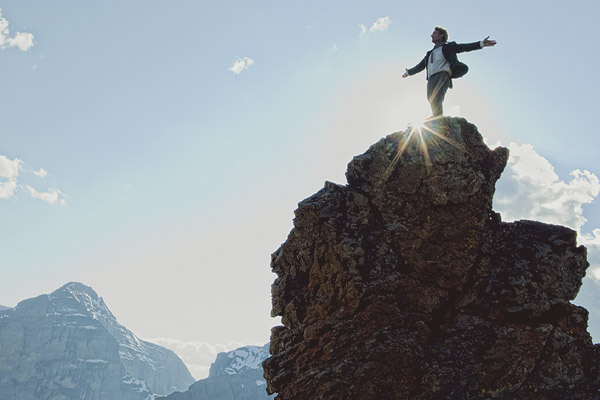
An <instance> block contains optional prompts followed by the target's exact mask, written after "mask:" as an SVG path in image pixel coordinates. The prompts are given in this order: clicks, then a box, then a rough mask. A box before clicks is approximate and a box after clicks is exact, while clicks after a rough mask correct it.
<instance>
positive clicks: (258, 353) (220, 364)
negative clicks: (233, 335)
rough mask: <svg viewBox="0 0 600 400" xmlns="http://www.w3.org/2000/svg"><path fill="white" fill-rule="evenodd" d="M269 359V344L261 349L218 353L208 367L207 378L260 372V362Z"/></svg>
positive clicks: (247, 348) (255, 347)
mask: <svg viewBox="0 0 600 400" xmlns="http://www.w3.org/2000/svg"><path fill="white" fill-rule="evenodd" d="M267 357H269V344H268V343H267V344H266V345H264V346H262V347H258V346H245V347H240V348H239V349H236V350H233V351H230V352H227V353H219V354H218V355H217V359H216V360H215V362H214V363H212V365H211V366H210V371H209V373H208V376H209V377H211V376H222V375H241V374H243V373H245V372H247V371H249V370H261V371H262V362H263V361H264V360H265V359H266V358H267Z"/></svg>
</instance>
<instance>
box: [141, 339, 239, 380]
mask: <svg viewBox="0 0 600 400" xmlns="http://www.w3.org/2000/svg"><path fill="white" fill-rule="evenodd" d="M144 340H147V341H148V342H152V343H156V344H158V345H159V346H163V347H166V348H168V349H170V350H173V351H174V352H175V354H177V355H178V356H179V358H181V360H182V361H183V362H184V364H185V365H186V366H187V367H188V369H189V370H190V373H191V374H192V376H193V377H194V378H195V379H204V378H206V377H207V376H208V371H209V369H210V365H211V364H212V363H213V362H214V361H215V359H216V358H217V354H219V353H222V352H227V351H232V350H235V349H238V348H240V347H243V346H246V345H245V344H242V343H239V342H232V343H228V344H216V345H213V344H210V343H203V342H183V341H181V340H177V339H169V338H153V339H144Z"/></svg>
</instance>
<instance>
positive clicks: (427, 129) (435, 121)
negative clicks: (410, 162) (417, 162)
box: [385, 116, 464, 179]
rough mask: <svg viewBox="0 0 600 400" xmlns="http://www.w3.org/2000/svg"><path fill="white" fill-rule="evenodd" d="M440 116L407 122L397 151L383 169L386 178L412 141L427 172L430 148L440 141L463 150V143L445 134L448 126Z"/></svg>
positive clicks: (430, 165)
mask: <svg viewBox="0 0 600 400" xmlns="http://www.w3.org/2000/svg"><path fill="white" fill-rule="evenodd" d="M442 118H443V117H441V116H440V117H431V118H428V119H426V120H425V121H423V122H422V123H420V124H412V123H410V124H408V127H407V129H406V131H404V136H403V137H402V138H401V139H400V140H399V141H398V152H397V153H396V155H395V156H394V159H393V160H392V162H391V163H390V165H389V166H388V168H387V169H386V171H385V177H386V179H387V178H388V177H389V176H390V174H391V173H392V172H393V170H394V168H395V167H396V164H397V163H398V161H399V160H400V157H402V154H404V152H405V151H407V149H408V146H409V145H410V143H414V144H415V145H416V146H415V147H416V148H417V149H418V151H419V152H420V154H421V156H422V157H423V161H424V164H425V168H426V169H427V172H428V173H429V171H430V169H431V167H432V166H433V163H432V162H431V156H430V154H429V151H430V148H433V147H434V146H440V145H441V144H442V142H444V143H447V144H450V145H451V146H453V147H455V148H457V149H460V150H463V151H464V146H463V145H461V144H459V143H456V142H455V141H454V140H452V139H450V138H449V137H447V136H446V135H445V133H447V131H448V128H447V125H446V124H445V123H444V120H443V119H442Z"/></svg>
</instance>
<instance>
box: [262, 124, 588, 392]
mask: <svg viewBox="0 0 600 400" xmlns="http://www.w3.org/2000/svg"><path fill="white" fill-rule="evenodd" d="M429 128H430V129H423V130H421V131H418V130H415V129H408V130H407V131H404V132H397V133H394V134H392V135H389V136H387V137H386V138H383V139H381V140H380V141H379V142H377V143H376V144H374V145H373V146H371V147H370V148H369V149H368V150H367V152H365V153H364V154H362V155H360V156H357V157H355V158H354V159H353V160H352V161H351V162H350V164H349V165H348V171H347V173H346V176H347V180H348V184H347V185H338V184H334V183H330V182H326V183H325V187H324V188H323V189H321V190H320V191H319V192H317V193H316V194H314V195H313V196H311V197H309V198H307V199H305V200H303V201H302V202H300V203H299V205H298V209H297V210H296V212H295V219H294V228H293V229H292V231H291V232H290V234H289V236H288V238H287V241H286V242H285V243H284V244H283V245H282V246H281V247H280V248H279V249H278V250H277V251H276V252H275V253H273V255H272V262H271V267H272V269H273V271H274V272H275V273H276V274H277V279H276V280H275V282H274V283H273V286H272V304H273V308H272V315H273V316H281V317H282V323H283V326H278V327H275V328H273V330H272V333H271V348H270V352H271V355H272V356H271V357H270V358H268V359H267V360H266V361H265V362H264V364H263V366H264V371H265V372H264V373H265V378H266V380H267V386H268V387H267V390H268V392H269V393H276V394H277V397H276V399H279V400H309V399H310V400H317V399H323V400H336V399H340V400H347V399H352V400H363V399H364V400H367V399H368V400H380V399H477V398H483V399H486V398H490V399H511V400H512V399H536V400H543V399H586V400H587V399H600V392H599V390H600V379H599V372H598V367H597V366H598V365H600V364H599V362H600V354H599V352H600V350H599V349H598V346H594V345H593V343H592V341H591V338H590V335H589V334H588V332H587V315H588V314H587V311H586V310H585V309H584V308H581V307H577V306H575V305H573V304H571V303H570V301H571V300H573V299H574V298H575V296H576V295H577V292H578V291H579V288H580V286H581V280H582V278H583V276H584V275H585V270H586V268H587V267H588V263H587V261H586V249H585V248H584V247H583V246H577V244H576V233H575V232H574V231H572V230H571V229H568V228H565V227H561V226H555V225H548V224H543V223H539V222H534V221H518V222H513V223H504V222H502V221H501V218H500V215H499V214H497V213H495V212H494V211H493V210H492V198H493V194H494V190H495V183H496V181H497V180H498V178H499V177H500V174H501V173H502V171H503V169H504V167H505V165H506V162H507V159H508V150H507V149H505V148H502V147H499V148H496V149H494V150H490V149H489V148H488V147H487V146H486V145H485V144H484V142H483V139H482V137H481V135H480V133H479V132H478V131H477V128H476V127H475V126H474V125H472V124H470V123H469V122H467V121H466V120H465V119H461V118H444V119H442V120H440V121H437V122H436V123H434V124H433V125H430V126H429Z"/></svg>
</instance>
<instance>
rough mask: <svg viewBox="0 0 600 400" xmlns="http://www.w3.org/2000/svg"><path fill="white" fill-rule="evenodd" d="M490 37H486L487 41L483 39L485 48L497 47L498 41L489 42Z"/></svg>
mask: <svg viewBox="0 0 600 400" xmlns="http://www.w3.org/2000/svg"><path fill="white" fill-rule="evenodd" d="M489 38H490V37H489V36H488V37H486V38H485V39H483V47H490V46H495V45H496V41H495V40H489Z"/></svg>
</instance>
